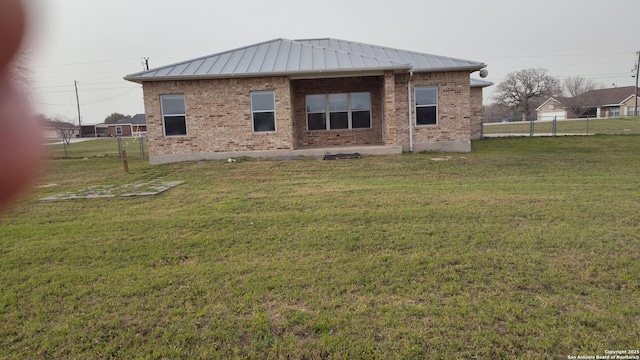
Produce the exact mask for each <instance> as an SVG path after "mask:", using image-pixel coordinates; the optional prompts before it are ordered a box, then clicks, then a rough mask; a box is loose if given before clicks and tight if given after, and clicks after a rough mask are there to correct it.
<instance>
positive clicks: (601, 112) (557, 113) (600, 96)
mask: <svg viewBox="0 0 640 360" xmlns="http://www.w3.org/2000/svg"><path fill="white" fill-rule="evenodd" d="M639 93H640V92H639ZM635 94H636V88H635V87H634V86H625V87H619V88H610V89H598V90H591V91H587V92H586V93H584V94H582V95H579V96H577V97H575V98H567V97H550V98H549V99H547V100H546V101H545V102H544V103H542V105H540V106H539V107H538V108H537V109H536V111H537V115H538V120H553V119H554V118H555V119H557V120H564V119H571V118H578V117H586V116H589V117H598V118H606V117H619V116H633V114H634V109H635V104H636V99H635V98H636V95H635ZM577 108H581V109H580V110H582V111H580V114H577V112H576V111H575V110H576V109H577ZM639 113H640V112H639Z"/></svg>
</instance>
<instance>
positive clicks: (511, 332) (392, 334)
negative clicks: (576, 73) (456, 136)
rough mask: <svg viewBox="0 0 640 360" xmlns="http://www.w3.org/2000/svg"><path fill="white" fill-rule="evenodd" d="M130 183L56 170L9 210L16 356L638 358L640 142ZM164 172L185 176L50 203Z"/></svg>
mask: <svg viewBox="0 0 640 360" xmlns="http://www.w3.org/2000/svg"><path fill="white" fill-rule="evenodd" d="M77 145H80V144H77ZM434 158H439V159H446V161H434V160H432V159H434ZM130 169H131V173H130V174H125V173H124V172H123V171H122V164H121V162H120V161H119V159H117V158H91V159H71V160H50V161H48V162H47V164H46V169H45V172H44V175H43V178H42V179H41V180H40V181H39V185H49V186H48V187H42V188H39V189H37V190H35V191H34V192H33V193H32V194H30V195H28V196H27V197H26V198H25V199H23V201H22V202H21V203H20V204H17V205H16V206H15V207H13V208H12V209H11V210H9V211H7V212H5V213H3V214H2V215H0V284H1V286H0V357H1V358H8V359H25V358H38V359H40V358H46V359H74V358H99V359H104V358H124V359H129V358H184V359H195V358H202V359H216V358H251V359H280V358H283V359H285V358H292V359H320V358H328V359H373V358H377V359H389V358H391V359H426V358H487V359H489V358H513V357H519V358H558V359H560V358H562V359H566V358H567V356H568V355H574V356H577V355H591V356H595V355H604V351H605V350H626V349H636V348H637V347H638V346H639V345H640V342H639V339H640V279H639V278H638V274H640V263H639V261H638V259H640V246H638V245H639V244H638V241H639V234H640V223H639V220H638V208H639V204H640V191H639V190H640V136H593V137H563V138H524V139H490V140H483V141H478V142H474V143H473V152H472V153H470V154H435V153H424V154H403V155H398V156H380V157H365V158H362V159H357V160H339V161H322V160H316V159H305V160H293V161H238V162H236V163H227V162H201V163H195V162H192V163H181V164H171V165H162V166H150V165H148V164H147V163H146V161H144V160H135V159H134V160H132V161H130ZM156 178H161V179H163V180H166V181H174V180H184V181H185V183H184V184H182V185H180V186H178V187H176V188H174V189H172V190H169V191H168V192H165V193H163V194H162V195H160V196H158V197H148V198H124V199H123V198H111V199H85V200H69V201H61V202H40V201H38V200H37V199H39V198H42V197H46V196H50V195H53V194H56V193H60V192H68V191H74V190H76V189H81V188H86V187H87V186H90V185H104V184H113V185H122V184H125V183H130V182H135V181H144V180H147V179H156ZM54 184H55V185H54Z"/></svg>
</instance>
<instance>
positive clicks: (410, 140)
mask: <svg viewBox="0 0 640 360" xmlns="http://www.w3.org/2000/svg"><path fill="white" fill-rule="evenodd" d="M411 78H413V71H409V81H407V98H408V99H409V107H408V108H409V152H413V118H412V117H411Z"/></svg>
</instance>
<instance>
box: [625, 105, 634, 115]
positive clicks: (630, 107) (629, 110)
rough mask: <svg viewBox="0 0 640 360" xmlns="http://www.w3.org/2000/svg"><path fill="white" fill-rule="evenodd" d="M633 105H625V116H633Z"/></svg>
mask: <svg viewBox="0 0 640 360" xmlns="http://www.w3.org/2000/svg"><path fill="white" fill-rule="evenodd" d="M635 110H636V107H635V106H627V116H635Z"/></svg>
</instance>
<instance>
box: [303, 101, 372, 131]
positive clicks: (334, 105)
mask: <svg viewBox="0 0 640 360" xmlns="http://www.w3.org/2000/svg"><path fill="white" fill-rule="evenodd" d="M306 103H307V129H308V130H309V131H317V130H343V129H369V128H371V94H370V93H368V92H362V93H344V94H322V95H307V97H306Z"/></svg>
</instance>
